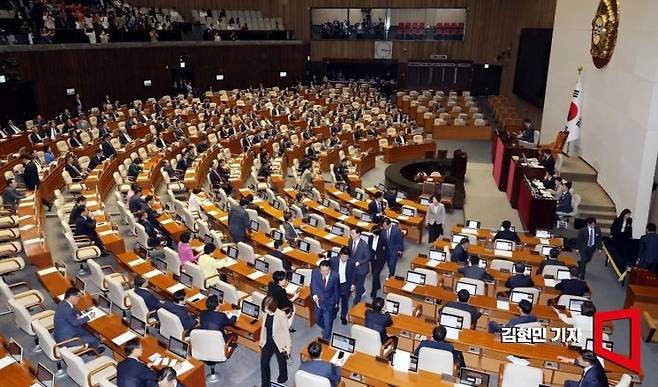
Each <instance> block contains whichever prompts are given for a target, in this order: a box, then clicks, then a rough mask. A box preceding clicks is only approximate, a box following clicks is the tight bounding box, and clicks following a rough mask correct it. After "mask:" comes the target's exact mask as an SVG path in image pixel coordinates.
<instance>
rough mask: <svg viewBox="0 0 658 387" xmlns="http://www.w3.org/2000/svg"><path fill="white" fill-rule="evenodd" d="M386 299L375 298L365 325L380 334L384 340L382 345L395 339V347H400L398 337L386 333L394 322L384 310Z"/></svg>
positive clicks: (367, 311) (367, 314)
mask: <svg viewBox="0 0 658 387" xmlns="http://www.w3.org/2000/svg"><path fill="white" fill-rule="evenodd" d="M384 303H385V302H384V299H383V298H381V297H375V299H374V300H372V309H371V310H366V315H365V316H366V318H365V325H366V328H370V329H372V330H375V331H377V332H378V333H379V337H380V338H381V340H382V344H383V343H384V342H385V341H386V340H388V339H389V337H390V338H391V339H393V346H394V347H395V348H397V347H398V337H397V336H389V335H388V333H387V332H386V328H388V327H390V326H391V325H393V320H392V319H391V315H390V314H389V313H388V312H386V311H385V310H384Z"/></svg>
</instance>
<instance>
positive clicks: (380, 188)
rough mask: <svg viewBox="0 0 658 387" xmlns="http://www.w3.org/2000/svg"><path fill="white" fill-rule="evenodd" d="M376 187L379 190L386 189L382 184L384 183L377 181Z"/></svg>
mask: <svg viewBox="0 0 658 387" xmlns="http://www.w3.org/2000/svg"><path fill="white" fill-rule="evenodd" d="M377 189H378V190H380V191H386V186H385V185H384V183H379V184H377Z"/></svg>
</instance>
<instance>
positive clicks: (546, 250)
mask: <svg viewBox="0 0 658 387" xmlns="http://www.w3.org/2000/svg"><path fill="white" fill-rule="evenodd" d="M553 249H557V251H558V254H559V253H560V249H558V248H557V247H555V246H550V245H542V247H541V255H544V256H546V257H548V256H550V255H551V250H553Z"/></svg>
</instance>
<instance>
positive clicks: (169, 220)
mask: <svg viewBox="0 0 658 387" xmlns="http://www.w3.org/2000/svg"><path fill="white" fill-rule="evenodd" d="M173 221H174V220H173V219H171V218H167V219H165V220H163V221H162V222H160V223H162V224H169V223H172V222H173Z"/></svg>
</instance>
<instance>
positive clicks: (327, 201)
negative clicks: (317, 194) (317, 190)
mask: <svg viewBox="0 0 658 387" xmlns="http://www.w3.org/2000/svg"><path fill="white" fill-rule="evenodd" d="M322 205H323V206H325V207H331V203H330V202H329V199H327V198H324V199H322Z"/></svg>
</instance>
